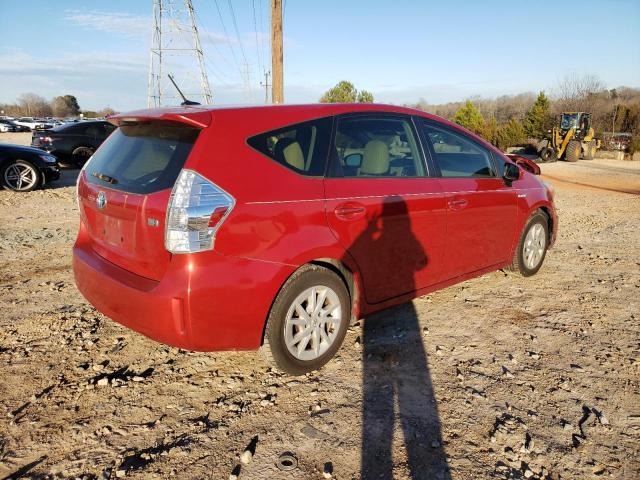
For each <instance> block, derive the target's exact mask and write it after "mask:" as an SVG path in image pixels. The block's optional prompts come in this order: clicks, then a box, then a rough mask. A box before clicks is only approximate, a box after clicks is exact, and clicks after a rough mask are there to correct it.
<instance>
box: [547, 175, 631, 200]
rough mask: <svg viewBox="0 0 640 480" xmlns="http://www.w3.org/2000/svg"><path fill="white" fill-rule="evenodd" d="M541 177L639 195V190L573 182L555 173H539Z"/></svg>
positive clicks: (580, 185)
mask: <svg viewBox="0 0 640 480" xmlns="http://www.w3.org/2000/svg"><path fill="white" fill-rule="evenodd" d="M541 177H542V178H546V179H549V180H553V181H554V182H560V183H567V184H571V185H578V186H579V187H587V188H595V189H596V190H605V191H607V192H616V193H626V194H629V195H640V190H633V189H629V188H613V187H603V186H601V185H593V184H591V183H584V182H574V181H571V180H567V179H564V178H560V177H556V176H555V175H548V174H544V175H541Z"/></svg>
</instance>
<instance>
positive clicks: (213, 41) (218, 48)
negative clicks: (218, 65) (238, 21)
mask: <svg viewBox="0 0 640 480" xmlns="http://www.w3.org/2000/svg"><path fill="white" fill-rule="evenodd" d="M194 13H195V15H196V19H197V20H198V23H199V24H200V25H201V26H202V27H203V29H202V30H200V33H204V35H205V36H207V37H208V38H209V41H210V42H211V44H212V45H213V48H215V49H216V51H217V52H218V55H220V58H221V59H222V60H223V61H224V62H225V63H226V64H227V65H229V66H230V67H232V66H233V65H231V62H230V61H229V60H228V59H227V57H226V56H225V55H224V54H223V53H222V50H221V49H220V47H218V42H217V41H216V39H215V38H214V37H213V35H211V34H210V33H209V32H208V31H207V30H206V29H204V22H203V21H202V19H201V18H200V16H199V15H198V13H197V12H196V11H195V10H194Z"/></svg>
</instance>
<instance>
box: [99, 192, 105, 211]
mask: <svg viewBox="0 0 640 480" xmlns="http://www.w3.org/2000/svg"><path fill="white" fill-rule="evenodd" d="M106 205H107V196H106V195H105V194H104V192H100V193H98V196H97V197H96V206H97V207H98V208H99V209H103V208H104V207H105V206H106Z"/></svg>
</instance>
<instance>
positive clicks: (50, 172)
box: [0, 144, 60, 192]
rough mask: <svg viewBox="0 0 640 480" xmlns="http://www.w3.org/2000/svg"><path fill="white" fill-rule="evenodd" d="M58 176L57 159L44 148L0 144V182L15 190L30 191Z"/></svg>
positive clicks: (5, 186)
mask: <svg viewBox="0 0 640 480" xmlns="http://www.w3.org/2000/svg"><path fill="white" fill-rule="evenodd" d="M58 178H60V168H59V166H58V159H57V158H56V157H54V156H53V155H51V154H50V153H48V152H45V151H44V150H40V149H37V148H32V147H25V146H22V145H8V144H0V183H1V184H2V186H3V187H4V188H7V189H9V190H13V191H15V192H30V191H31V190H35V189H37V188H40V187H42V186H43V185H44V184H46V183H48V182H51V181H53V180H57V179H58Z"/></svg>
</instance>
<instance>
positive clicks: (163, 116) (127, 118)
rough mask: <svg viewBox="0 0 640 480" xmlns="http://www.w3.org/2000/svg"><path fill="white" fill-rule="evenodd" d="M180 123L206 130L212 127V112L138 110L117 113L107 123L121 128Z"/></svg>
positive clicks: (190, 108)
mask: <svg viewBox="0 0 640 480" xmlns="http://www.w3.org/2000/svg"><path fill="white" fill-rule="evenodd" d="M154 120H155V121H169V122H180V123H185V124H187V125H190V126H192V127H196V128H206V127H208V126H209V125H211V112H210V111H209V110H206V109H203V108H194V107H188V106H184V107H168V108H152V109H148V110H136V111H134V112H126V113H117V114H115V115H111V116H109V117H107V121H108V122H110V123H112V124H114V125H116V126H118V127H119V126H120V125H122V124H124V123H128V122H148V121H154Z"/></svg>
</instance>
